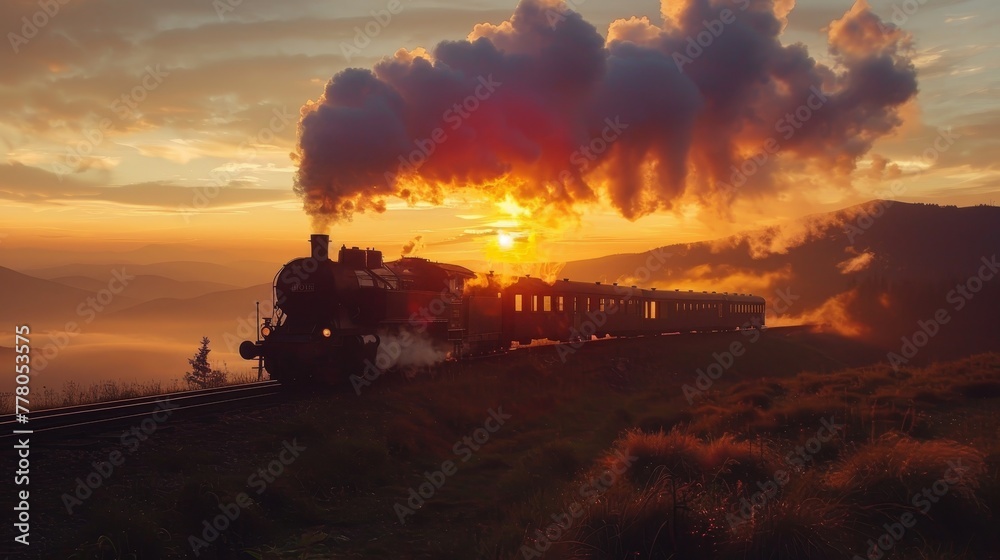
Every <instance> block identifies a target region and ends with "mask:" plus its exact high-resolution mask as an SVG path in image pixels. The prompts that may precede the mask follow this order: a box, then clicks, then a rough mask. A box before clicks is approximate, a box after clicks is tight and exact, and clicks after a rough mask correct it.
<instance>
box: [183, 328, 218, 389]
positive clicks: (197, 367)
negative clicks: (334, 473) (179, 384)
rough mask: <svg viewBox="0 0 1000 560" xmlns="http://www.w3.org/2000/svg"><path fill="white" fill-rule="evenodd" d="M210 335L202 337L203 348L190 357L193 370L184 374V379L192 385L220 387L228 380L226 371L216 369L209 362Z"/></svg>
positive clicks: (189, 361)
mask: <svg viewBox="0 0 1000 560" xmlns="http://www.w3.org/2000/svg"><path fill="white" fill-rule="evenodd" d="M209 342H210V341H209V340H208V337H207V336H205V337H202V339H201V348H199V349H198V351H197V352H195V354H194V357H193V358H189V359H188V363H189V364H191V371H189V372H187V373H186V374H184V381H187V384H188V385H190V386H192V387H200V388H204V387H218V386H220V385H222V384H223V383H225V382H226V372H225V371H222V370H219V369H214V368H212V366H211V365H210V364H209V363H208V353H209V352H211V351H212V350H211V349H210V348H209V347H208V344H209Z"/></svg>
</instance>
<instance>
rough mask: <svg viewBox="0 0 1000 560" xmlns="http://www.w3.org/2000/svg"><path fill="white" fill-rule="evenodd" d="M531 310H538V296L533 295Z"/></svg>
mask: <svg viewBox="0 0 1000 560" xmlns="http://www.w3.org/2000/svg"><path fill="white" fill-rule="evenodd" d="M531 310H532V311H538V296H537V295H534V296H531Z"/></svg>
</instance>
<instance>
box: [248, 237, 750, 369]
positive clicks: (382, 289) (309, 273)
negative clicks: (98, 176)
mask: <svg viewBox="0 0 1000 560" xmlns="http://www.w3.org/2000/svg"><path fill="white" fill-rule="evenodd" d="M309 243H310V253H309V256H307V257H300V258H296V259H293V260H291V261H289V262H288V263H286V264H285V265H284V266H283V267H281V269H280V270H279V271H278V273H277V274H276V275H275V277H274V283H273V291H274V304H273V310H274V312H273V315H272V316H271V317H265V318H264V319H263V322H262V323H263V324H262V325H260V326H259V328H260V333H259V335H260V336H259V337H258V339H257V340H254V341H250V340H248V341H244V342H243V343H242V344H241V345H240V349H239V352H240V355H241V357H243V358H244V359H246V360H258V361H259V362H260V363H261V365H262V366H263V368H264V369H265V370H267V372H268V374H269V375H270V377H271V378H272V379H277V380H280V381H282V382H283V383H288V384H289V385H302V384H311V383H326V384H337V383H339V382H341V381H342V380H345V379H347V378H348V377H350V376H354V375H359V374H362V373H363V372H366V371H371V370H372V369H377V370H378V371H384V370H386V369H391V368H393V367H396V366H404V365H408V364H420V363H422V362H427V361H440V360H442V359H454V360H460V359H463V358H468V357H471V356H481V355H488V354H497V353H504V352H507V351H509V350H510V349H511V348H512V346H514V345H515V343H516V345H517V346H521V345H528V344H531V343H532V342H533V341H539V340H548V341H553V342H562V343H577V342H581V341H587V340H591V339H593V338H594V337H598V338H604V337H637V336H658V335H662V334H668V333H688V332H711V331H730V330H737V329H745V328H762V327H763V326H764V321H765V311H766V303H765V300H764V298H762V297H759V296H754V295H752V294H733V293H716V292H711V293H709V292H695V291H691V290H687V291H680V290H658V289H657V288H639V287H637V286H619V285H618V284H617V283H611V284H608V283H602V282H577V281H570V280H569V279H568V278H564V279H562V280H557V281H555V282H551V281H545V280H543V279H541V278H532V277H530V276H524V277H520V278H517V279H516V280H515V281H513V282H506V283H502V282H501V281H500V279H499V278H498V277H495V276H494V275H493V274H492V273H490V274H486V275H477V274H476V273H475V272H473V271H472V270H469V269H468V268H465V267H462V266H458V265H454V264H447V263H439V262H433V261H430V260H427V259H423V258H419V257H412V256H410V257H401V258H400V259H398V260H395V261H390V262H386V261H385V259H384V257H383V254H382V252H381V251H378V250H375V249H367V248H366V249H361V248H358V247H350V248H348V247H347V246H346V245H345V246H342V247H341V248H340V251H339V254H338V256H337V260H333V259H331V258H330V237H329V236H328V235H323V234H314V235H312V236H311V237H310V240H309Z"/></svg>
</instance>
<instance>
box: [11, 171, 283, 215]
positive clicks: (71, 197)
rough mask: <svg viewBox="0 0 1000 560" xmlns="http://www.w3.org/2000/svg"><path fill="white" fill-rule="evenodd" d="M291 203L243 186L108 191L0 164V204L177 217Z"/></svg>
mask: <svg viewBox="0 0 1000 560" xmlns="http://www.w3.org/2000/svg"><path fill="white" fill-rule="evenodd" d="M291 197H292V195H291V193H290V192H288V191H286V190H283V189H258V188H246V184H245V183H239V182H235V181H233V182H230V183H229V184H227V185H224V186H221V187H218V188H216V187H213V186H208V187H185V186H179V185H174V184H170V183H165V182H151V183H142V184H133V185H125V186H120V187H111V186H104V185H100V184H95V183H89V182H86V181H83V180H80V179H78V178H75V177H73V176H63V177H62V178H60V176H58V175H56V174H55V173H51V172H49V171H45V170H44V169H39V168H37V167H30V166H27V165H23V164H20V163H8V164H0V199H3V200H9V201H15V202H30V203H36V204H53V205H62V204H70V203H80V202H95V201H96V202H105V203H109V204H121V205H126V206H135V207H143V208H153V209H162V210H167V211H177V212H182V211H184V210H185V209H191V208H199V209H201V208H211V209H225V208H235V207H242V206H246V205H259V204H271V203H276V202H283V201H287V200H289V199H290V198H291ZM196 201H197V202H196ZM201 201H204V202H201Z"/></svg>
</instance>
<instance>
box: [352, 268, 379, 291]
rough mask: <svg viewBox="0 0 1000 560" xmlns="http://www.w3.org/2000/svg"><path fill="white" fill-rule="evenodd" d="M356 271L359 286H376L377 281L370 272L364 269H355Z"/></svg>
mask: <svg viewBox="0 0 1000 560" xmlns="http://www.w3.org/2000/svg"><path fill="white" fill-rule="evenodd" d="M354 272H355V273H356V274H357V275H358V285H359V286H361V287H362V288H371V287H374V286H375V281H374V280H372V277H371V275H370V274H368V273H367V272H365V271H364V270H355V271H354Z"/></svg>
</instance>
